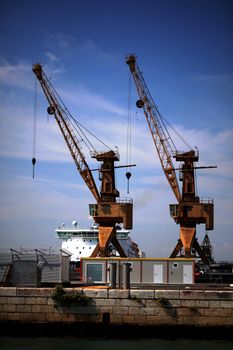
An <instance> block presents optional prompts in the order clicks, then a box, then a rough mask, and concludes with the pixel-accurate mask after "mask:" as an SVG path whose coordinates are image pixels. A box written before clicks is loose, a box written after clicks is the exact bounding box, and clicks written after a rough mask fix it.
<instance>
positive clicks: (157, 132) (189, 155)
mask: <svg viewBox="0 0 233 350" xmlns="http://www.w3.org/2000/svg"><path fill="white" fill-rule="evenodd" d="M126 63H127V64H128V66H129V69H130V72H131V73H132V76H133V79H134V82H135V85H136V89H137V92H138V95H139V100H138V101H137V102H136V105H137V107H138V108H143V111H144V115H145V117H146V121H147V124H148V127H149V130H150V133H151V136H152V139H153V142H154V145H155V148H156V151H157V153H158V156H159V159H160V162H161V166H162V169H163V171H164V174H165V176H166V178H167V180H168V183H169V185H170V187H171V189H172V191H173V193H174V195H175V197H176V199H177V202H178V203H177V204H170V215H171V217H172V218H173V219H174V221H175V222H176V223H177V224H179V225H180V238H179V240H178V243H177V244H176V246H175V248H174V250H173V252H172V253H171V255H170V257H171V258H174V257H176V256H177V255H178V254H179V253H181V251H182V249H183V251H184V256H185V257H191V256H193V253H196V252H197V253H198V255H199V256H200V257H201V259H202V260H203V261H205V262H207V259H206V257H205V253H204V251H203V250H202V248H201V247H200V245H199V243H198V241H197V238H196V225H197V224H205V226H206V230H213V228H214V222H213V207H214V205H213V200H212V199H207V200H203V199H200V198H199V197H198V196H197V194H196V188H195V169H198V168H204V167H196V166H195V163H196V162H198V159H199V153H198V150H197V149H194V150H189V151H187V152H179V151H177V150H176V148H175V145H174V142H173V140H172V138H171V136H170V133H169V131H168V129H167V128H166V125H165V123H164V119H163V117H162V115H161V114H160V112H159V110H158V108H157V106H156V104H155V102H154V100H153V98H152V96H151V94H150V92H149V89H148V87H147V85H146V82H145V80H144V78H143V75H142V72H141V71H140V70H139V67H138V65H137V62H136V56H135V55H133V54H130V55H127V56H126ZM172 158H175V160H176V161H178V162H180V163H181V166H180V169H179V170H180V174H179V175H180V176H179V180H180V181H181V182H182V193H181V192H180V188H179V183H178V180H177V176H176V172H175V170H176V169H175V168H174V165H173V162H172Z"/></svg>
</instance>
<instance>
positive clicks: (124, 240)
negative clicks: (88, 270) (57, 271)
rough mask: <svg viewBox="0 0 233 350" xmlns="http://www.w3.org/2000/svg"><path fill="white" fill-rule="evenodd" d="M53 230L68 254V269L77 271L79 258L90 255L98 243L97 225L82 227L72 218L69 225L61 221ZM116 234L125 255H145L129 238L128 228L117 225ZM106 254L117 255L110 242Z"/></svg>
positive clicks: (139, 256) (141, 256)
mask: <svg viewBox="0 0 233 350" xmlns="http://www.w3.org/2000/svg"><path fill="white" fill-rule="evenodd" d="M55 232H56V235H57V238H58V239H59V240H61V250H62V251H64V252H67V253H68V254H69V255H70V270H71V271H79V267H80V260H81V259H82V258H84V257H85V258H87V257H90V256H91V254H92V252H93V251H94V249H95V247H96V245H97V243H98V225H97V224H96V223H93V224H92V225H91V226H90V227H89V228H82V227H80V226H79V224H78V222H77V221H75V220H74V221H73V222H72V225H71V226H66V225H65V224H64V223H63V224H62V225H61V226H59V227H58V228H56V229H55ZM116 235H117V239H118V241H119V242H120V245H121V247H122V248H123V250H124V252H125V254H126V256H127V257H129V258H144V257H145V256H146V254H145V252H144V251H143V250H141V249H140V248H139V246H138V244H137V243H135V242H134V241H133V240H132V239H131V236H130V230H126V229H124V228H123V227H121V226H120V225H118V226H117V227H116ZM108 256H113V257H114V256H115V257H117V256H119V254H118V252H117V250H116V249H115V247H114V246H113V245H112V244H110V245H109V247H108Z"/></svg>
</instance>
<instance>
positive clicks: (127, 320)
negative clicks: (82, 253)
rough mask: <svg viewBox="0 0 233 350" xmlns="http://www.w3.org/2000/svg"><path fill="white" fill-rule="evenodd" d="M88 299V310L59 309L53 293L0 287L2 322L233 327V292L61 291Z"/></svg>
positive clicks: (182, 290)
mask: <svg viewBox="0 0 233 350" xmlns="http://www.w3.org/2000/svg"><path fill="white" fill-rule="evenodd" d="M65 291H66V292H72V293H73V292H80V291H82V292H83V293H84V295H86V296H88V297H90V298H92V300H91V303H90V305H86V306H79V305H72V306H63V305H59V304H57V303H56V302H55V301H54V300H53V299H52V293H53V292H54V289H53V288H16V287H0V322H1V323H2V324H3V323H8V324H10V323H14V324H15V323H16V324H23V323H24V324H25V323H27V324H28V323H35V324H49V323H57V324H58V323H59V324H81V323H93V324H102V325H121V326H125V325H131V326H132V325H138V326H195V327H222V326H228V327H229V326H230V327H232V326H233V290H227V291H225V290H222V291H215V290H198V289H197V290H195V289H192V287H190V289H180V290H175V289H172V288H171V289H170V290H143V289H140V290H139V289H130V290H128V289H127V290H124V289H123V290H120V289H108V288H106V287H104V288H93V287H92V288H78V289H77V288H65Z"/></svg>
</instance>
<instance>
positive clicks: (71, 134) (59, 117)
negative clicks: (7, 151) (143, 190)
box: [32, 63, 133, 257]
mask: <svg viewBox="0 0 233 350" xmlns="http://www.w3.org/2000/svg"><path fill="white" fill-rule="evenodd" d="M32 71H33V72H34V74H35V75H36V78H37V79H38V81H39V83H40V85H41V87H42V90H43V91H44V94H45V97H46V99H47V101H48V103H49V107H48V109H47V111H48V114H50V115H54V118H55V120H56V122H57V124H58V127H59V129H60V131H61V133H62V135H63V138H64V140H65V142H66V144H67V147H68V149H69V151H70V154H71V156H72V158H73V160H74V163H75V164H76V167H77V169H78V171H79V173H80V175H81V176H82V178H83V180H84V182H85V183H86V185H87V187H88V188H89V190H90V191H91V193H92V195H93V196H94V198H95V200H96V203H95V204H89V211H90V215H91V216H92V217H93V219H94V221H95V222H96V223H97V224H98V225H99V233H98V244H97V245H96V247H95V249H94V251H93V253H92V255H91V256H92V257H96V256H98V255H99V256H101V257H105V256H108V251H109V249H108V248H109V245H110V243H112V244H113V245H114V247H115V248H116V250H117V251H118V253H119V254H120V256H121V257H126V254H125V252H124V250H123V248H122V247H121V245H120V243H119V241H118V239H117V236H116V224H119V223H120V224H121V223H122V224H123V227H124V228H125V229H131V228H132V211H133V203H132V199H130V198H125V199H121V198H119V195H120V194H119V191H118V190H117V189H116V185H115V168H117V166H115V162H116V161H119V159H120V158H119V153H118V151H113V150H111V149H109V150H108V151H106V152H97V151H96V150H95V149H94V150H91V151H90V154H91V157H92V158H95V159H96V160H97V161H98V162H100V164H101V165H100V168H99V175H100V176H99V178H100V180H101V188H100V192H99V191H98V189H97V186H96V183H95V180H94V177H93V175H92V171H91V170H90V168H89V166H88V164H87V161H86V158H85V156H84V153H83V152H82V150H81V144H80V142H81V141H83V139H81V138H80V136H79V138H80V140H79V138H78V136H77V128H76V127H75V124H74V121H75V119H74V118H73V117H72V115H71V114H70V112H69V111H68V109H67V108H66V107H65V105H64V103H63V102H62V100H61V98H60V97H59V95H58V94H57V92H56V90H55V89H54V87H53V85H52V84H51V81H50V80H49V79H48V77H47V76H46V74H45V72H44V70H43V68H42V66H41V65H40V64H39V63H36V64H34V65H33V67H32ZM82 137H83V136H82ZM32 163H33V165H35V158H33V159H32ZM119 167H122V166H119Z"/></svg>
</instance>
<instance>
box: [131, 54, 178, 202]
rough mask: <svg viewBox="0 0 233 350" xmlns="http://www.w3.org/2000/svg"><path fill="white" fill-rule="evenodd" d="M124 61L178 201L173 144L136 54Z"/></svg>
mask: <svg viewBox="0 0 233 350" xmlns="http://www.w3.org/2000/svg"><path fill="white" fill-rule="evenodd" d="M126 63H127V64H128V65H129V68H130V71H131V73H132V75H133V79H134V82H135V85H136V89H137V92H138V95H139V98H140V100H138V101H137V107H139V108H140V107H141V108H142V107H143V111H144V114H145V117H146V120H147V123H148V126H149V129H150V132H151V135H152V138H153V141H154V144H155V147H156V149H157V152H158V156H159V159H160V162H161V165H162V168H163V171H164V173H165V176H166V178H167V180H168V183H169V184H170V186H171V188H172V191H173V192H174V195H175V197H176V199H177V201H178V202H179V201H180V199H181V194H180V189H179V185H178V181H177V177H176V172H175V169H174V166H173V163H172V156H173V155H174V148H175V146H174V144H173V142H172V139H171V137H170V135H169V132H168V130H167V129H166V127H165V125H164V123H163V120H162V117H161V114H160V113H159V110H158V108H157V107H156V104H155V102H154V100H153V98H152V96H151V94H150V92H149V89H148V87H147V85H146V82H145V80H144V78H143V76H142V73H141V72H140V70H139V68H138V65H137V63H136V56H134V55H128V56H127V57H126Z"/></svg>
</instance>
